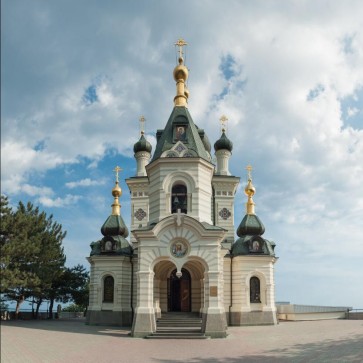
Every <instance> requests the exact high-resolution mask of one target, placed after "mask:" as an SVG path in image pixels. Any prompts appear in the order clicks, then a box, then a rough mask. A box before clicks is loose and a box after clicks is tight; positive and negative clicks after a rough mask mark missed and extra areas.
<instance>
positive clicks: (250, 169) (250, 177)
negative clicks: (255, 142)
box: [246, 165, 252, 180]
mask: <svg viewBox="0 0 363 363" xmlns="http://www.w3.org/2000/svg"><path fill="white" fill-rule="evenodd" d="M246 170H247V176H248V180H252V175H251V171H252V166H251V165H247V166H246Z"/></svg>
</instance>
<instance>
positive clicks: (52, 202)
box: [38, 194, 81, 208]
mask: <svg viewBox="0 0 363 363" xmlns="http://www.w3.org/2000/svg"><path fill="white" fill-rule="evenodd" d="M80 199H81V196H79V195H71V194H67V195H66V196H65V197H64V198H60V197H57V198H54V199H52V198H50V197H46V196H43V197H40V198H38V202H39V203H40V204H41V205H43V206H44V207H55V208H61V207H65V206H70V205H73V204H76V203H77V202H78V201H79V200H80Z"/></svg>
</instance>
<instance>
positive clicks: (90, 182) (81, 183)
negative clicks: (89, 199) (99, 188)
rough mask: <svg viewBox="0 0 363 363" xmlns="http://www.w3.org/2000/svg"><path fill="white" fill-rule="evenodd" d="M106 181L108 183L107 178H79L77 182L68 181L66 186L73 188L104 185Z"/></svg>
mask: <svg viewBox="0 0 363 363" xmlns="http://www.w3.org/2000/svg"><path fill="white" fill-rule="evenodd" d="M105 183H106V180H105V179H100V180H91V179H89V178H86V179H82V180H78V181H75V182H68V183H66V187H67V188H70V189H73V188H76V187H89V186H94V185H104V184H105Z"/></svg>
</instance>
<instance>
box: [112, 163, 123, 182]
mask: <svg viewBox="0 0 363 363" xmlns="http://www.w3.org/2000/svg"><path fill="white" fill-rule="evenodd" d="M113 171H114V172H115V173H116V182H117V183H118V173H119V172H121V171H122V169H121V168H120V167H119V166H116V168H115V169H113Z"/></svg>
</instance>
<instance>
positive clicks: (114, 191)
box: [112, 182, 122, 198]
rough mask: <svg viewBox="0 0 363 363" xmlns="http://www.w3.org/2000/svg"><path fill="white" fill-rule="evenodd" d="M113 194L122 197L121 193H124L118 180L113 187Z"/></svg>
mask: <svg viewBox="0 0 363 363" xmlns="http://www.w3.org/2000/svg"><path fill="white" fill-rule="evenodd" d="M112 195H113V196H114V197H115V198H116V197H121V195H122V190H121V188H120V186H119V185H118V182H116V184H115V187H114V188H113V189H112Z"/></svg>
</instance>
